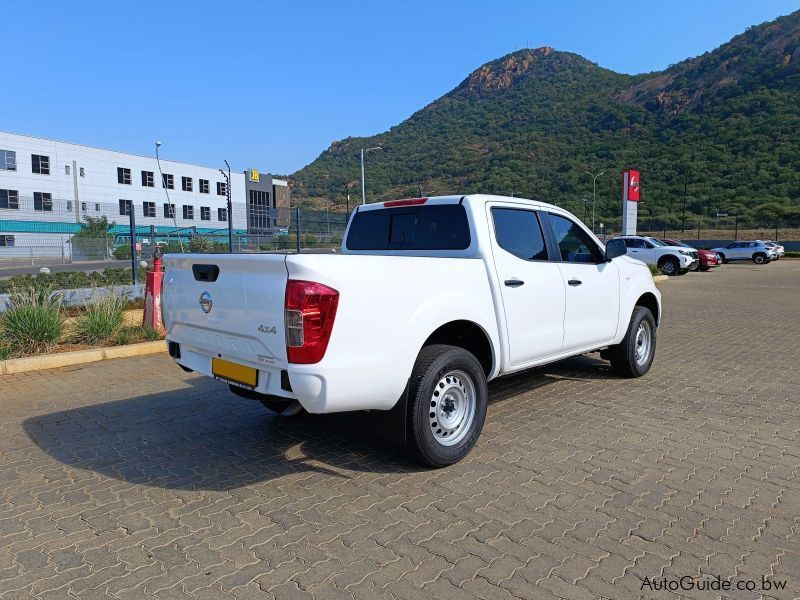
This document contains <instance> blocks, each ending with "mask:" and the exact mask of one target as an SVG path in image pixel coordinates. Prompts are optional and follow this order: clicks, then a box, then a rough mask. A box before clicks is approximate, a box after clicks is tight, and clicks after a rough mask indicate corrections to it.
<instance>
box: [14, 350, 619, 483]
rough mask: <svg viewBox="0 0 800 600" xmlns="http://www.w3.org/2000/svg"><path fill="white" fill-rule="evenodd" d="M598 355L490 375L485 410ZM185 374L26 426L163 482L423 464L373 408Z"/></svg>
mask: <svg viewBox="0 0 800 600" xmlns="http://www.w3.org/2000/svg"><path fill="white" fill-rule="evenodd" d="M598 364H599V363H598V361H595V360H593V359H591V358H589V357H578V358H573V359H569V360H567V361H564V362H562V363H558V364H556V365H549V366H548V367H545V368H546V369H547V372H546V373H545V372H544V370H532V371H526V372H524V373H521V374H519V375H514V376H510V377H506V378H503V379H500V380H497V381H496V382H493V383H492V384H490V389H489V401H490V408H489V417H488V418H491V404H494V403H496V402H504V401H507V400H509V399H510V398H512V397H514V396H515V395H517V394H521V393H525V392H528V391H532V390H535V389H538V388H542V387H544V386H547V385H549V384H551V383H555V382H557V381H559V380H560V379H563V378H565V377H568V378H578V379H596V378H604V377H606V376H608V375H607V369H606V370H605V371H604V370H603V369H602V367H600V368H599V367H598ZM602 364H603V365H605V364H606V363H602ZM543 369H544V368H543ZM186 383H187V387H185V388H181V389H176V390H172V391H169V392H162V393H157V394H150V395H144V396H138V397H134V398H129V399H126V400H118V401H114V402H106V403H100V404H93V405H89V406H84V407H80V408H75V409H70V410H65V411H60V412H54V413H50V414H47V415H41V416H36V417H32V418H30V419H27V420H26V421H25V422H24V424H23V426H24V429H25V432H26V433H27V435H28V436H29V437H30V439H31V440H33V441H34V443H36V445H37V446H39V448H41V449H42V450H44V451H45V452H46V453H47V454H49V455H50V456H52V457H53V458H55V459H56V460H58V461H60V462H61V463H64V464H66V465H69V466H72V467H76V468H81V469H88V470H92V471H95V472H97V473H100V474H102V475H104V476H107V477H113V478H115V479H120V480H124V481H128V482H131V483H136V484H142V485H149V486H159V487H164V488H169V489H185V490H216V491H224V490H231V489H234V488H238V487H242V486H246V485H250V484H256V483H260V482H264V481H269V480H273V479H276V478H280V477H282V476H284V475H289V474H295V473H304V472H307V473H319V474H324V475H326V476H331V475H332V476H337V477H342V478H350V477H351V473H352V472H353V471H356V472H373V473H409V472H416V471H420V470H422V469H421V467H418V466H417V465H416V464H415V463H411V462H410V461H408V460H407V459H406V458H405V457H404V454H403V452H402V448H400V447H399V446H397V445H392V444H390V443H388V442H386V441H385V440H383V439H381V434H382V431H383V429H382V428H383V427H384V424H383V422H382V420H381V416H382V414H381V413H379V412H373V413H341V414H332V415H303V416H300V417H295V418H281V417H277V416H275V415H273V414H272V413H270V412H269V411H268V410H266V409H265V408H263V407H262V406H261V404H260V403H259V402H257V401H255V400H245V399H242V398H239V397H237V396H234V395H233V394H232V393H230V392H229V391H228V389H227V386H225V385H223V384H221V383H219V382H217V381H214V380H212V379H208V378H205V377H192V378H190V379H188V380H187V381H186ZM542 401H543V402H546V401H547V400H546V398H543V399H542Z"/></svg>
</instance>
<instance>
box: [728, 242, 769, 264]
mask: <svg viewBox="0 0 800 600" xmlns="http://www.w3.org/2000/svg"><path fill="white" fill-rule="evenodd" d="M712 252H716V253H717V254H719V256H720V258H721V259H722V262H724V263H727V262H730V261H732V260H752V261H753V262H754V263H756V264H757V265H763V264H766V263H768V262H769V261H771V260H772V259H774V258H775V257H776V256H777V252H776V251H775V249H774V248H772V247H770V246H768V245H767V244H765V243H764V242H759V241H753V242H732V243H730V244H728V245H727V246H723V247H721V248H713V249H712Z"/></svg>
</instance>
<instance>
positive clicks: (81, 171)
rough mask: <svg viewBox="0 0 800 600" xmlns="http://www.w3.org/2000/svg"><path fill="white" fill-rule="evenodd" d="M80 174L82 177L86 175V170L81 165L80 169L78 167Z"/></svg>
mask: <svg viewBox="0 0 800 600" xmlns="http://www.w3.org/2000/svg"><path fill="white" fill-rule="evenodd" d="M78 174H79V175H80V176H81V177H83V176H84V175H86V171H85V170H84V169H83V167H81V168H80V169H78Z"/></svg>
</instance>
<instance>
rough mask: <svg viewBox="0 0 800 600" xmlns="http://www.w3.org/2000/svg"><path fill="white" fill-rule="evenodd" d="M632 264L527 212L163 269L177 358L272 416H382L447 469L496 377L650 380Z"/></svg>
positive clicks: (381, 207) (471, 433)
mask: <svg viewBox="0 0 800 600" xmlns="http://www.w3.org/2000/svg"><path fill="white" fill-rule="evenodd" d="M625 252H626V249H625V245H624V243H623V242H622V241H621V240H618V241H611V242H609V244H608V245H607V246H606V247H604V246H603V245H602V244H601V243H600V242H599V241H598V240H597V239H596V238H595V237H594V236H593V235H592V234H591V233H590V232H589V230H588V229H586V227H585V226H584V225H583V224H582V223H581V222H580V221H579V220H578V219H577V218H575V217H574V216H573V215H572V214H570V213H569V212H567V211H565V210H563V209H560V208H558V207H556V206H552V205H550V204H545V203H541V202H535V201H531V200H524V199H521V198H506V197H502V196H489V195H470V196H443V197H436V198H415V199H410V200H399V201H392V202H385V203H382V204H370V205H366V206H360V207H358V208H357V209H356V210H355V211H354V212H353V214H352V215H351V218H350V222H349V224H348V227H347V231H346V233H345V237H344V242H343V244H342V254H341V255H336V254H329V255H324V254H232V255H231V254H171V255H167V256H166V258H165V265H166V273H165V278H164V289H163V294H164V297H163V311H164V321H165V325H166V328H167V340H168V347H169V352H170V355H171V356H172V357H173V358H174V359H175V361H176V362H177V363H178V364H179V365H180V366H181V367H183V368H184V369H185V370H190V371H196V372H198V373H203V374H205V375H208V376H211V377H215V378H217V379H220V380H222V381H225V382H227V383H228V384H230V389H231V390H232V391H233V392H235V393H237V394H239V395H241V396H244V397H248V398H255V399H259V400H261V401H262V402H263V403H264V404H265V405H266V406H268V407H269V408H272V409H273V410H278V411H281V410H284V411H285V412H287V413H289V412H291V411H292V410H293V409H294V408H297V407H298V403H299V405H301V406H302V408H303V409H305V410H306V411H308V412H311V413H330V412H337V411H354V410H375V411H388V413H387V414H388V415H390V416H391V419H389V421H388V422H389V423H394V424H396V425H397V431H398V434H397V436H395V437H399V438H400V439H401V440H403V441H404V443H405V444H406V446H407V448H408V449H409V451H410V452H411V453H412V454H413V455H414V456H415V457H416V458H417V459H418V460H420V461H421V462H423V463H424V464H427V465H430V466H434V467H440V466H445V465H449V464H452V463H455V462H457V461H458V460H460V459H461V458H463V457H464V456H465V455H466V454H467V453H468V452H469V451H470V449H471V448H472V446H473V445H474V444H475V442H476V440H477V439H478V436H479V435H480V433H481V430H482V428H483V423H484V419H485V416H486V407H487V396H488V392H487V381H489V380H491V379H494V378H495V377H500V376H502V375H507V374H509V373H515V372H518V371H521V370H523V369H528V368H530V367H534V366H537V365H542V364H545V363H549V362H553V361H557V360H560V359H563V358H566V357H569V356H573V355H577V354H582V353H586V352H591V351H597V350H600V351H601V356H602V357H604V358H606V359H608V360H610V361H611V365H612V366H613V367H614V369H615V370H616V371H617V372H619V373H620V374H622V375H625V376H629V377H639V376H641V375H644V374H645V373H647V371H648V370H649V369H650V365H651V363H652V361H653V357H654V354H655V348H656V328H657V326H658V324H659V321H660V318H661V296H660V294H659V292H658V290H657V289H656V287H655V285H654V283H653V278H652V276H651V275H650V272H649V270H648V269H647V267H646V265H645V264H644V263H642V262H640V261H638V260H633V259H631V258H628V257H626V256H623V255H624V254H625Z"/></svg>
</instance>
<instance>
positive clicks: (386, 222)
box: [346, 204, 470, 250]
mask: <svg viewBox="0 0 800 600" xmlns="http://www.w3.org/2000/svg"><path fill="white" fill-rule="evenodd" d="M469 244H470V235H469V223H468V221H467V212H466V210H464V207H463V206H461V205H460V204H432V205H429V206H425V205H420V206H400V207H397V208H384V209H377V210H364V211H359V212H357V213H356V214H355V215H353V221H352V223H351V224H350V230H349V232H348V234H347V243H346V246H347V249H348V250H463V249H465V248H468V247H469Z"/></svg>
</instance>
